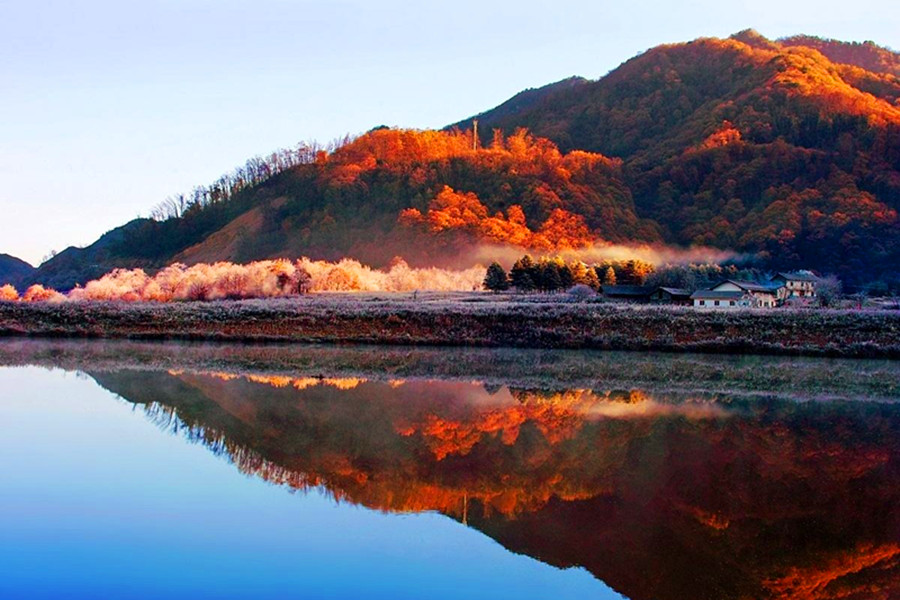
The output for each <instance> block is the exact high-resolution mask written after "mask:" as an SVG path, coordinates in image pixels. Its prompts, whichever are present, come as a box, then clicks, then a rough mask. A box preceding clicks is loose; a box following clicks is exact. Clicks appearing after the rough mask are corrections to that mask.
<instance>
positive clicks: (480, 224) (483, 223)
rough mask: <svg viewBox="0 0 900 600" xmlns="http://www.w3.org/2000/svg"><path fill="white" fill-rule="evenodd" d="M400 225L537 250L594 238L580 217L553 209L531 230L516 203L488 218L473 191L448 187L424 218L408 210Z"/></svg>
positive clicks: (565, 246) (579, 244)
mask: <svg viewBox="0 0 900 600" xmlns="http://www.w3.org/2000/svg"><path fill="white" fill-rule="evenodd" d="M400 222H401V223H403V224H405V225H415V224H423V225H425V226H426V227H427V228H428V230H429V231H431V232H433V233H440V232H442V231H451V230H463V231H469V232H472V233H475V234H476V235H477V236H478V237H480V238H482V239H485V240H488V241H491V242H498V243H503V244H511V245H515V246H520V247H523V248H530V249H537V250H567V249H574V248H581V247H584V246H588V245H590V244H591V243H592V242H594V241H595V239H596V238H595V236H593V235H592V234H591V232H590V230H589V229H588V227H587V224H586V223H585V222H584V217H582V216H581V215H576V214H573V213H570V212H568V211H566V210H564V209H561V208H555V209H553V211H552V212H551V213H550V216H549V217H548V218H547V220H546V221H544V223H543V224H542V225H541V227H540V229H539V230H537V231H532V230H531V229H529V228H528V225H527V224H526V223H525V213H524V212H523V211H522V207H521V206H519V205H518V204H514V205H512V206H510V207H509V208H508V209H507V211H506V215H504V214H503V212H500V211H498V212H497V213H496V214H494V215H493V216H489V215H488V209H487V207H486V206H485V205H484V204H482V203H481V201H480V200H479V199H478V196H476V195H475V194H474V193H472V192H457V191H456V190H454V189H453V188H451V187H450V186H444V189H442V190H441V191H440V193H438V195H437V196H435V198H434V200H432V202H431V204H430V205H429V208H428V212H426V213H425V214H424V215H423V214H422V213H421V212H420V211H419V210H418V209H415V208H408V209H406V210H404V211H402V212H401V213H400Z"/></svg>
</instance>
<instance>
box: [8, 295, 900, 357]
mask: <svg viewBox="0 0 900 600" xmlns="http://www.w3.org/2000/svg"><path fill="white" fill-rule="evenodd" d="M0 334H5V335H39V336H76V337H130V338H147V339H167V338H172V339H218V340H236V341H272V340H283V341H303V342H342V343H343V342H359V343H382V344H428V345H471V346H516V347H537V348H602V349H626V350H667V351H689V350H694V351H704V352H733V353H766V354H809V355H832V356H882V357H900V312H898V311H876V310H863V311H854V310H808V309H775V310H741V311H716V310H706V311H698V310H695V309H693V308H691V307H673V306H647V305H641V306H637V305H627V304H617V303H609V302H595V301H588V302H573V301H571V299H570V298H569V297H568V296H566V295H564V294H560V295H556V296H553V295H549V296H548V295H532V296H517V295H515V294H507V295H493V294H490V293H483V292H459V293H437V292H432V293H384V292H380V293H353V294H346V293H343V294H342V293H321V294H308V295H304V296H299V297H292V298H278V299H267V300H242V301H215V302H173V303H142V302H133V303H125V302H96V301H94V302H65V303H49V302H36V303H16V302H9V303H0Z"/></svg>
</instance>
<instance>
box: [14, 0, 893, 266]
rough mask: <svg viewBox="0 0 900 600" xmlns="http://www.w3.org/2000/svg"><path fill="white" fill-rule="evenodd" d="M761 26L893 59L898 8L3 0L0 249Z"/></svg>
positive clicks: (104, 223) (80, 234)
mask: <svg viewBox="0 0 900 600" xmlns="http://www.w3.org/2000/svg"><path fill="white" fill-rule="evenodd" d="M748 27H752V28H755V29H757V30H758V31H759V32H760V33H762V34H763V35H765V36H767V37H769V38H778V37H783V36H786V35H792V34H796V33H807V34H811V35H819V36H822V37H832V38H837V39H842V40H846V41H865V40H872V41H874V42H875V43H877V44H880V45H883V46H889V47H892V48H894V49H898V48H900V9H898V8H897V7H896V5H893V4H892V3H889V2H887V1H886V0H879V1H876V0H860V1H858V2H855V3H847V2H832V1H821V2H815V3H813V2H774V1H772V0H763V1H757V2H740V1H739V2H721V1H719V0H716V1H713V0H695V1H692V2H650V1H646V0H637V1H630V2H622V1H621V0H620V1H618V2H614V3H613V2H554V3H549V2H539V3H538V2H511V1H503V2H492V1H490V0H484V1H481V2H474V1H472V0H459V1H457V2H454V3H452V4H451V3H407V2H398V1H387V2H385V1H375V0H372V1H369V2H361V1H357V0H346V1H335V2H306V1H288V0H256V1H254V2H237V1H233V0H157V1H155V2H120V1H112V0H83V1H81V2H77V3H76V2H70V1H66V0H34V1H32V2H24V1H17V2H12V1H8V0H0V78H2V82H3V91H2V94H0V182H2V185H0V215H2V217H0V253H7V254H12V255H14V256H18V257H20V258H22V259H24V260H27V261H29V262H31V263H32V264H38V263H39V262H40V261H41V259H42V258H43V257H45V256H46V255H47V254H49V252H50V251H51V250H56V251H60V250H63V249H65V248H66V247H68V246H73V245H74V246H85V245H88V244H90V243H92V242H93V241H94V240H96V239H97V238H98V237H99V236H100V235H102V234H103V233H104V232H106V231H108V230H109V229H112V228H113V227H117V226H119V225H122V224H124V223H126V222H127V221H129V220H131V219H133V218H135V217H137V216H148V215H149V213H150V211H151V209H152V208H153V207H154V206H155V205H156V204H158V203H159V202H160V201H162V200H163V199H164V198H165V197H166V196H169V195H172V194H176V193H180V192H187V191H188V190H190V189H191V188H192V187H194V186H195V185H201V184H207V183H210V182H212V181H213V180H215V179H216V178H217V177H218V176H219V175H221V174H222V173H224V172H226V171H229V170H231V169H232V168H233V167H235V166H237V165H239V164H242V163H243V162H244V161H245V160H246V159H247V158H249V157H251V156H254V155H257V154H264V153H267V152H269V151H271V150H274V149H276V148H280V147H285V146H293V145H295V144H296V143H297V142H300V141H302V140H309V139H318V140H319V141H321V142H327V141H328V140H330V139H333V138H336V137H339V136H342V135H344V134H347V133H351V134H356V133H360V132H363V131H366V130H368V129H371V128H372V127H375V126H377V125H382V124H384V125H390V126H400V127H412V128H435V127H442V126H444V125H447V124H449V123H452V122H455V121H458V120H460V119H463V118H465V117H468V116H471V115H473V114H476V113H479V112H481V111H484V110H487V109H489V108H492V107H494V106H496V105H497V104H499V103H501V102H503V101H504V100H506V99H507V98H509V97H510V96H512V95H514V94H516V93H517V92H519V91H521V90H523V89H525V88H529V87H538V86H541V85H545V84H547V83H551V82H553V81H558V80H560V79H563V78H565V77H569V76H572V75H581V76H584V77H588V78H591V79H596V78H598V77H600V76H602V75H604V74H605V73H607V72H609V71H610V70H612V69H614V68H615V67H616V66H618V65H619V64H621V63H622V62H624V61H626V60H628V59H629V58H631V57H632V56H634V55H635V54H638V53H639V52H642V51H644V50H646V49H648V48H651V47H653V46H656V45H658V44H662V43H671V42H682V41H687V40H691V39H694V38H697V37H705V36H712V37H727V36H728V35H730V34H732V33H735V32H737V31H739V30H741V29H745V28H748Z"/></svg>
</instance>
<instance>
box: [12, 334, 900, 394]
mask: <svg viewBox="0 0 900 600" xmlns="http://www.w3.org/2000/svg"><path fill="white" fill-rule="evenodd" d="M30 365H35V366H42V367H47V368H62V369H66V370H69V371H84V372H91V373H98V372H113V371H125V370H127V371H162V372H174V373H183V372H187V373H195V374H209V373H215V374H219V375H226V376H228V377H233V378H240V377H244V378H251V379H253V378H256V379H265V378H279V377H280V378H289V379H304V378H318V379H327V378H338V379H340V378H351V379H362V380H366V381H380V382H396V381H410V380H441V381H462V382H472V381H478V382H481V383H483V384H484V385H485V386H493V387H500V386H509V387H511V388H521V389H530V390H557V391H565V390H573V389H591V390H634V389H639V390H645V391H646V392H647V393H649V394H652V395H653V396H654V398H655V399H657V400H660V399H661V398H675V397H681V398H690V399H698V398H707V399H709V398H716V399H719V398H721V397H724V398H728V399H730V400H733V399H735V398H739V397H745V396H754V397H759V396H765V397H779V398H785V399H798V400H811V399H817V400H818V399H822V400H831V399H867V400H888V399H897V398H898V397H900V369H897V368H896V363H895V362H894V361H892V360H860V359H842V358H810V357H802V356H747V355H744V356H738V355H712V354H690V353H678V354H676V353H656V352H610V351H596V350H540V349H530V348H461V347H456V348H449V347H424V346H419V347H413V346H379V347H373V346H363V345H347V344H344V345H333V344H297V343H272V344H234V343H216V342H156V341H135V340H79V339H59V338H56V339H35V338H7V339H5V340H2V339H0V366H30Z"/></svg>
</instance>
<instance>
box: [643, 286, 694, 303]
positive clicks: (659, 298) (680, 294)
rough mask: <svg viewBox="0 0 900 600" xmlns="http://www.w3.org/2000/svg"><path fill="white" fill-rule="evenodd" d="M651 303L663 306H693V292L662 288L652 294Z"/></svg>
mask: <svg viewBox="0 0 900 600" xmlns="http://www.w3.org/2000/svg"><path fill="white" fill-rule="evenodd" d="M650 301H651V302H659V303H662V304H685V305H690V304H691V292H690V290H685V289H682V288H673V287H663V286H660V287H658V288H656V289H655V290H653V292H652V293H651V294H650Z"/></svg>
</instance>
